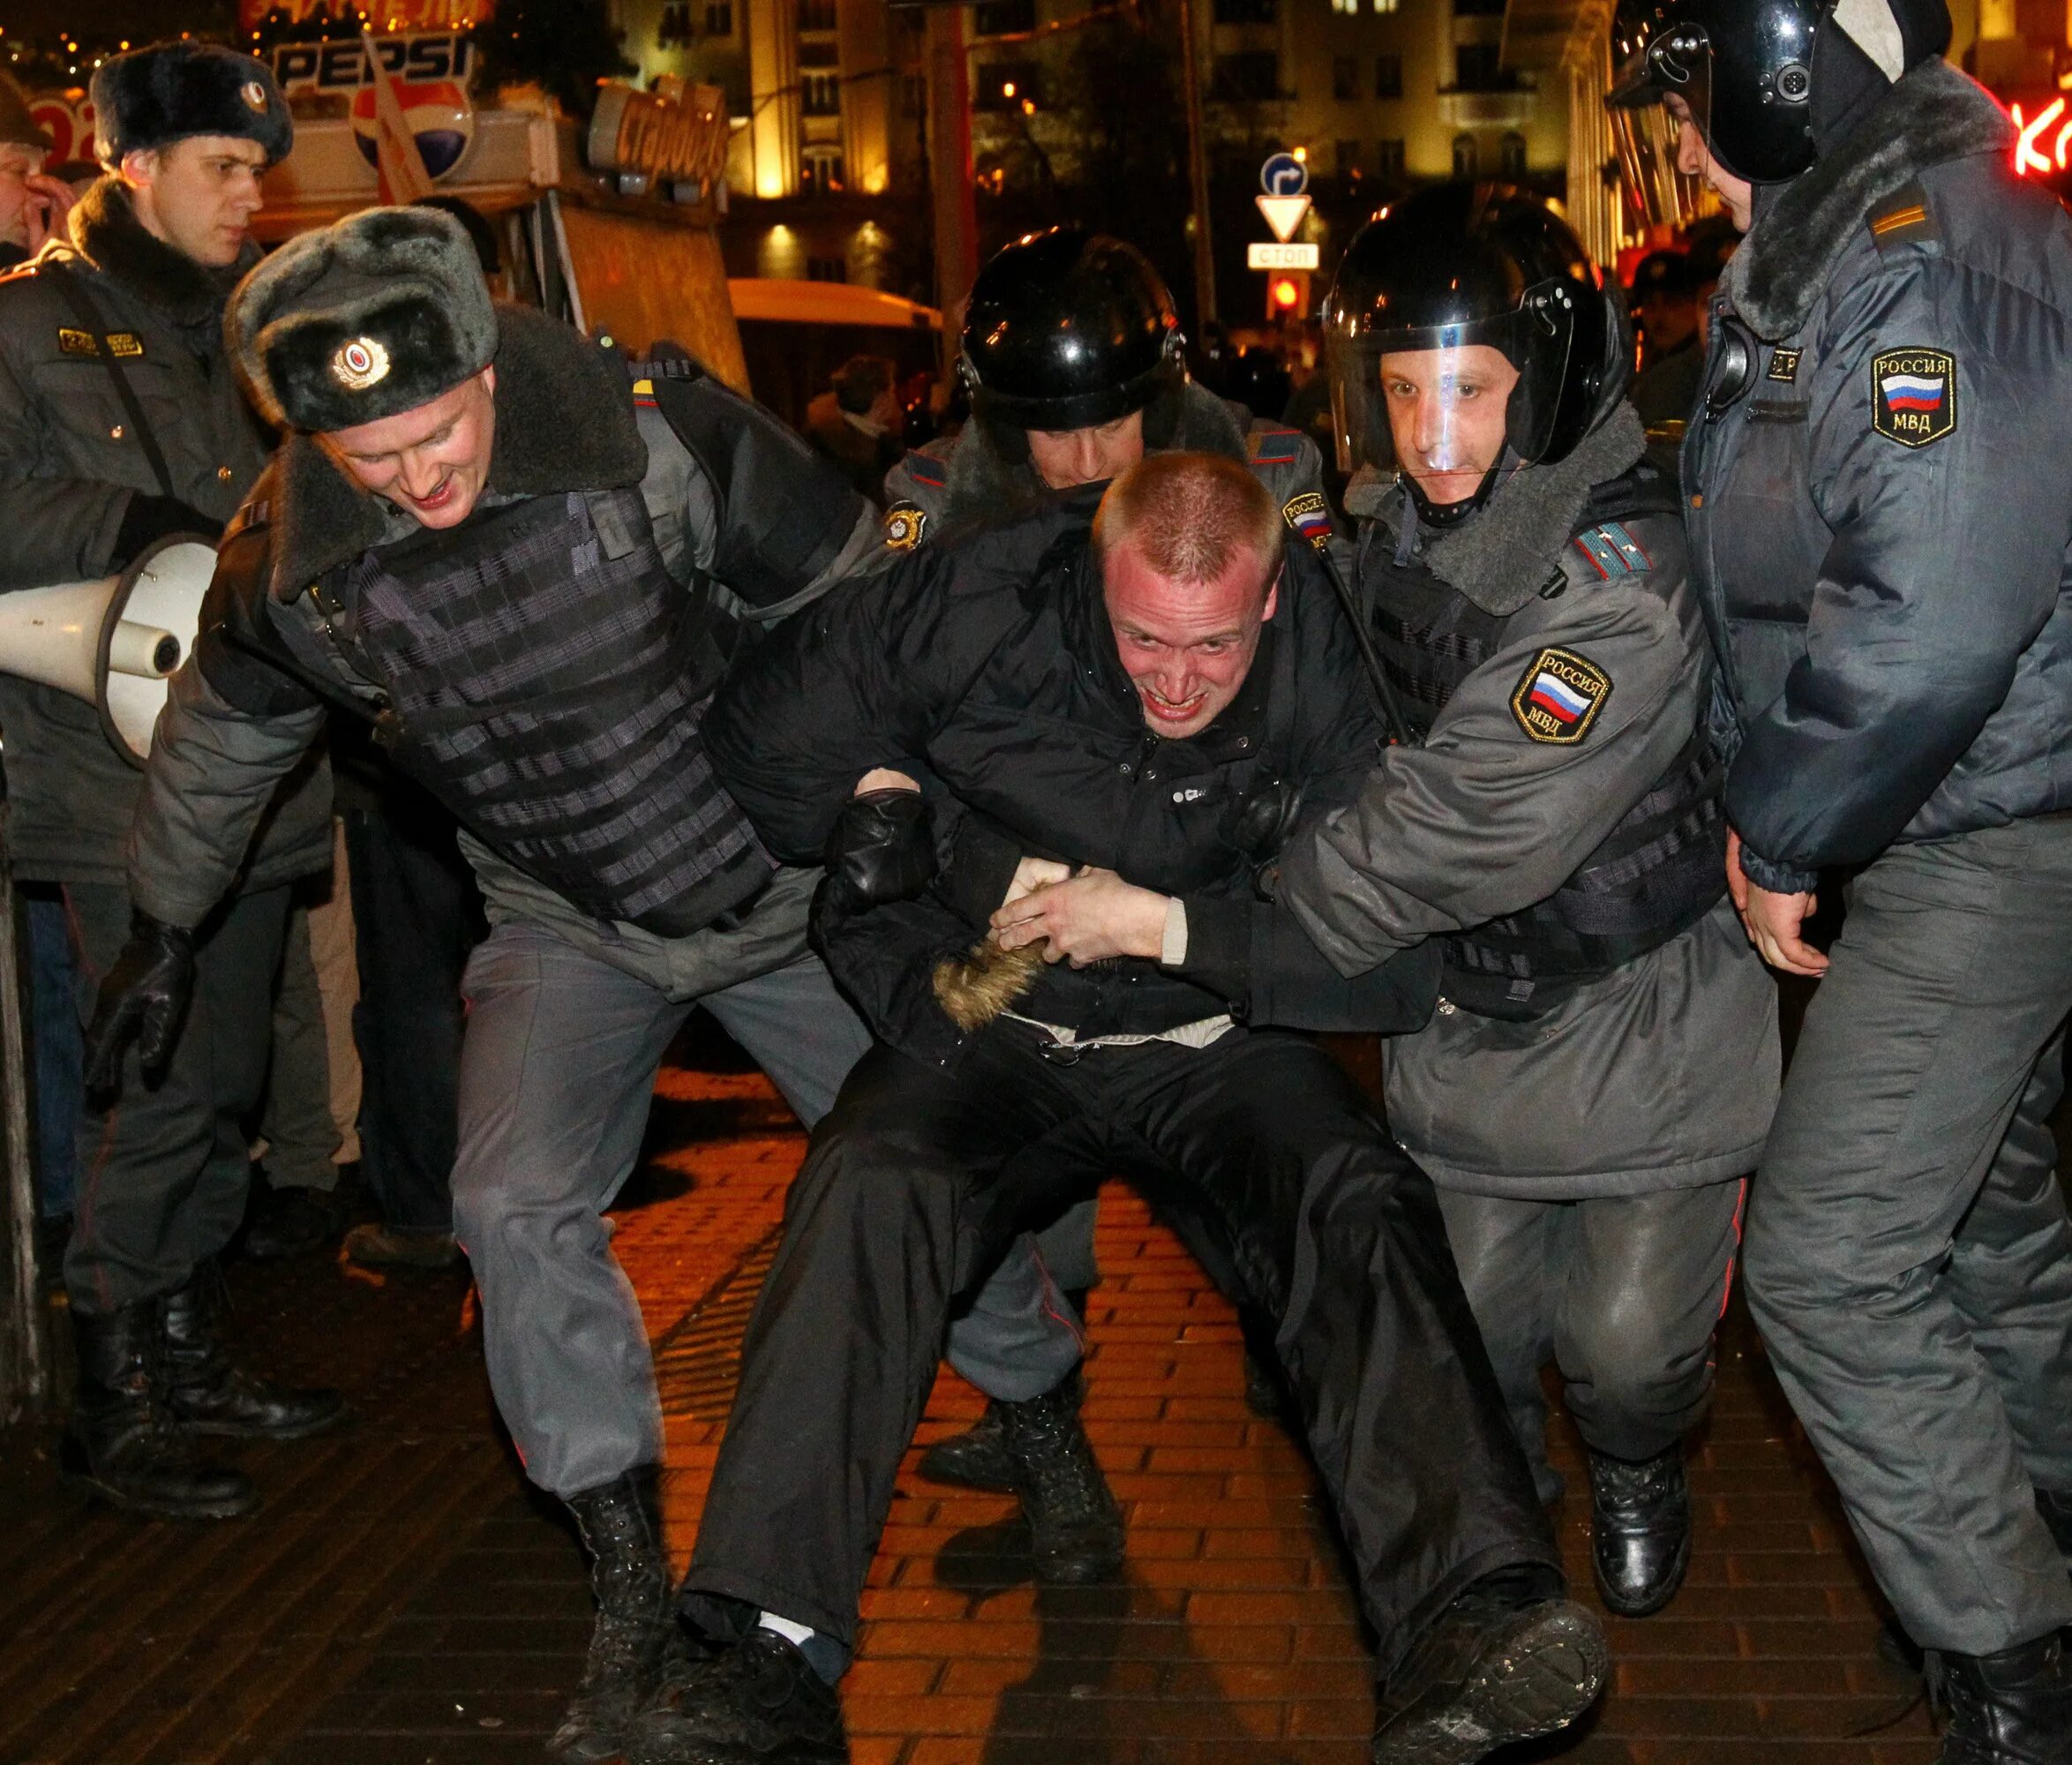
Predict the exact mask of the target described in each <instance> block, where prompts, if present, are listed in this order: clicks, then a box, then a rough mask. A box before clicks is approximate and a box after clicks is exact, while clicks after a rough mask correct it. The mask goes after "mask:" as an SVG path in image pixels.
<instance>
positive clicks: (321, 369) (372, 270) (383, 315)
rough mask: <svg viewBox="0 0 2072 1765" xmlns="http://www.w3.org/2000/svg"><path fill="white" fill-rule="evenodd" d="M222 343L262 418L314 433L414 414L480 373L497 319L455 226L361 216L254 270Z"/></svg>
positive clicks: (234, 299)
mask: <svg viewBox="0 0 2072 1765" xmlns="http://www.w3.org/2000/svg"><path fill="white" fill-rule="evenodd" d="M223 334H224V336H225V337H226V338H227V339H228V341H229V346H230V354H231V358H232V359H233V360H234V361H235V362H236V364H237V370H238V372H239V373H240V374H241V375H242V376H243V377H244V382H245V389H246V391H247V392H248V393H249V394H251V400H252V402H253V403H254V404H255V405H257V406H258V407H259V412H260V414H261V415H262V416H264V417H266V418H267V420H268V421H269V422H272V423H277V424H286V425H287V426H288V427H289V428H291V429H301V430H305V431H309V432H314V433H323V432H329V431H334V430H339V429H352V428H356V427H357V426H358V425H359V424H363V423H378V422H379V421H380V420H381V419H382V418H383V417H394V415H396V413H397V412H399V411H404V410H415V409H417V407H418V406H419V405H421V404H429V403H431V402H432V400H433V399H435V398H437V397H438V396H439V394H441V393H443V392H446V391H447V390H448V389H449V388H451V387H456V386H458V385H460V383H461V382H462V380H464V379H467V378H468V377H469V375H470V374H476V373H479V372H481V371H482V370H483V369H484V368H485V367H487V366H488V365H489V364H490V362H491V361H492V358H493V357H495V355H496V352H497V315H496V308H495V306H494V305H493V304H492V302H491V299H490V293H489V284H488V283H487V282H484V280H483V276H482V263H481V259H479V258H478V257H477V255H476V252H475V245H474V243H473V241H471V240H470V239H469V237H468V232H467V229H465V228H464V227H462V225H461V223H460V222H458V221H456V220H455V219H454V217H453V216H452V215H450V214H446V213H444V212H443V211H441V210H439V209H437V208H417V207H409V208H364V209H362V210H361V211H360V212H359V213H358V214H349V215H347V216H346V217H345V219H344V220H342V221H339V222H334V223H333V224H332V225H331V226H328V227H326V228H323V229H319V230H318V231H316V232H313V233H303V234H299V235H297V237H295V238H292V239H290V240H289V242H288V243H287V244H284V245H282V247H281V249H280V250H279V251H277V252H274V254H273V256H271V257H270V258H267V259H264V260H262V261H261V262H260V263H259V264H257V265H255V266H254V267H253V268H252V270H251V274H248V275H247V276H246V277H245V278H244V281H243V282H239V283H238V284H237V287H236V290H235V291H234V292H233V293H232V294H231V296H230V304H229V310H228V311H227V312H225V314H224V316H223Z"/></svg>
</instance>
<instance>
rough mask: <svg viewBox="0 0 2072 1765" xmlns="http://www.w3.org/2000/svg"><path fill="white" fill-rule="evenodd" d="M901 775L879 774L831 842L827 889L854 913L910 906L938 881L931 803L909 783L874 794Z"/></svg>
mask: <svg viewBox="0 0 2072 1765" xmlns="http://www.w3.org/2000/svg"><path fill="white" fill-rule="evenodd" d="M898 776H900V775H898V774H891V773H885V772H883V771H879V772H874V773H871V774H868V775H867V777H865V779H864V785H865V787H866V788H863V789H860V790H859V791H858V792H857V793H856V795H854V796H853V797H852V798H850V800H848V802H847V803H845V805H843V808H842V816H841V819H840V820H839V821H837V822H836V823H835V830H834V832H833V833H831V834H830V835H829V836H828V846H827V867H828V886H829V888H830V890H832V891H833V892H834V893H836V894H837V895H838V896H839V897H840V898H841V901H842V905H843V906H844V907H845V909H847V910H848V911H849V912H851V913H861V912H863V911H864V910H865V909H866V908H869V907H877V906H882V905H884V904H885V903H886V902H888V901H907V900H912V898H913V897H915V896H916V895H918V894H920V892H921V890H923V889H925V888H927V886H928V884H929V883H931V882H932V881H934V880H935V825H934V818H933V817H932V816H931V815H930V814H929V812H928V802H927V798H925V797H923V796H922V795H921V793H920V790H919V789H918V788H917V787H916V786H915V785H913V784H912V780H908V781H907V782H906V783H905V784H901V785H884V786H882V787H880V788H869V787H871V786H872V785H874V783H875V781H876V780H878V779H881V778H885V777H898Z"/></svg>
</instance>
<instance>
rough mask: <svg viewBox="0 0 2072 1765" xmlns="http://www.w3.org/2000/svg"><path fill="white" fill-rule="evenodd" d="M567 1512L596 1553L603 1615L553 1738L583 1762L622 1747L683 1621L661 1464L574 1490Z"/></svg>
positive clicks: (560, 1752) (593, 1560)
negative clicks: (668, 1548) (674, 1594)
mask: <svg viewBox="0 0 2072 1765" xmlns="http://www.w3.org/2000/svg"><path fill="white" fill-rule="evenodd" d="M568 1511H569V1512H570V1513H573V1514H574V1516H575V1523H576V1526H577V1527H578V1528H580V1529H581V1531H582V1542H583V1544H584V1547H585V1548H586V1549H587V1550H588V1551H589V1553H590V1590H591V1591H592V1592H593V1593H594V1594H595V1595H596V1596H597V1626H596V1627H595V1628H594V1629H593V1630H592V1631H591V1633H590V1649H589V1659H588V1660H587V1661H585V1662H584V1663H583V1668H582V1684H581V1685H580V1686H577V1687H576V1692H575V1696H574V1699H572V1700H571V1701H570V1702H569V1705H568V1713H567V1716H564V1717H562V1719H561V1726H560V1727H559V1729H557V1730H556V1731H554V1738H553V1739H552V1740H551V1741H549V1742H548V1743H547V1744H548V1748H549V1750H550V1751H552V1753H554V1754H556V1755H557V1756H559V1758H562V1759H565V1760H567V1761H571V1765H582V1761H591V1760H599V1759H613V1758H616V1757H618V1755H619V1753H620V1752H621V1751H623V1750H624V1748H625V1746H626V1742H627V1735H628V1734H629V1732H630V1731H631V1727H632V1724H633V1719H634V1716H636V1715H637V1714H638V1713H639V1711H640V1709H641V1706H642V1705H643V1704H644V1703H646V1702H647V1701H648V1699H649V1697H650V1696H652V1695H653V1694H654V1692H655V1690H656V1687H657V1686H659V1685H660V1684H661V1682H662V1667H663V1663H664V1659H665V1657H666V1656H667V1655H668V1653H669V1647H670V1642H671V1640H672V1638H673V1637H674V1636H675V1635H676V1634H677V1622H676V1611H675V1608H674V1606H673V1605H672V1604H671V1602H670V1597H669V1558H668V1557H667V1556H666V1555H665V1554H664V1551H663V1548H662V1510H661V1506H660V1504H659V1501H658V1499H657V1495H656V1490H655V1468H654V1467H653V1466H652V1465H643V1466H641V1467H639V1468H636V1469H634V1470H631V1471H628V1472H627V1473H626V1474H625V1475H624V1476H619V1477H614V1478H613V1479H612V1481H611V1482H610V1483H600V1484H598V1485H597V1488H595V1489H589V1490H584V1491H581V1492H580V1493H579V1494H576V1495H572V1496H570V1497H569V1498H568Z"/></svg>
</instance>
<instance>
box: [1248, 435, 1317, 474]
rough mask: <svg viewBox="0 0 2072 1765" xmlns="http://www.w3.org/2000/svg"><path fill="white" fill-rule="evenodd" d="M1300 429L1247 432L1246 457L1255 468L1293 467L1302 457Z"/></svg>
mask: <svg viewBox="0 0 2072 1765" xmlns="http://www.w3.org/2000/svg"><path fill="white" fill-rule="evenodd" d="M1302 443H1303V432H1302V431H1301V430H1299V429H1252V430H1248V431H1247V432H1245V438H1244V451H1245V454H1246V457H1247V458H1248V459H1250V462H1251V463H1252V464H1253V465H1255V466H1292V465H1294V464H1295V462H1296V460H1297V459H1299V458H1300V457H1301V456H1302Z"/></svg>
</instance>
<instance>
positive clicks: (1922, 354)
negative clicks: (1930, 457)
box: [1871, 348, 1957, 447]
mask: <svg viewBox="0 0 2072 1765" xmlns="http://www.w3.org/2000/svg"><path fill="white" fill-rule="evenodd" d="M1956 426H1957V358H1956V357H1955V356H1953V355H1951V354H1950V353H1949V352H1948V350H1947V349H1918V348H1915V349H1888V350H1886V351H1885V352H1884V354H1882V355H1881V356H1873V357H1872V358H1871V427H1872V428H1873V429H1875V430H1876V431H1877V432H1878V433H1879V434H1881V435H1882V436H1884V437H1885V438H1886V439H1888V440H1892V441H1896V442H1898V443H1899V445H1900V446H1901V447H1926V446H1927V445H1928V444H1929V443H1930V442H1931V441H1940V440H1941V439H1942V438H1943V437H1944V436H1945V435H1948V434H1949V433H1951V432H1953V431H1954V430H1955V429H1956Z"/></svg>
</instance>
